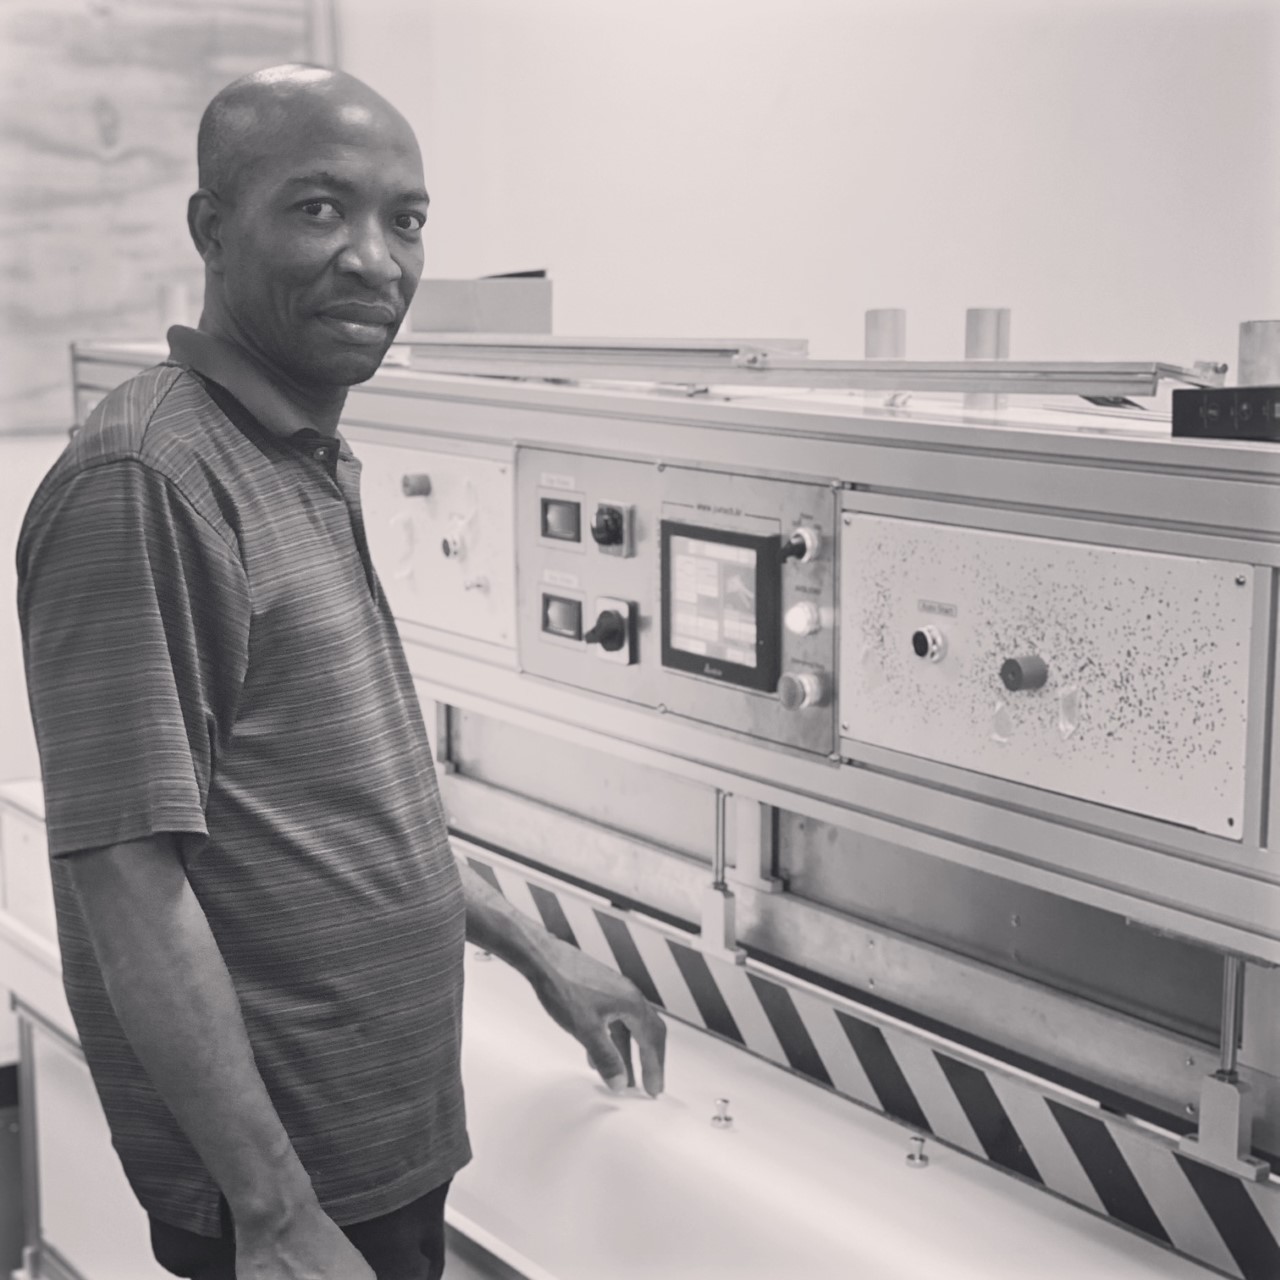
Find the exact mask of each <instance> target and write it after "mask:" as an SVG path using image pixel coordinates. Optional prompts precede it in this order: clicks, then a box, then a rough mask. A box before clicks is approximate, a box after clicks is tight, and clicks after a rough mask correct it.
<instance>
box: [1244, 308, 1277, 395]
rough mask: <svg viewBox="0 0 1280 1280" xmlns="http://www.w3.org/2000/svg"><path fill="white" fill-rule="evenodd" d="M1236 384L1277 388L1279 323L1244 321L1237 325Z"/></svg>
mask: <svg viewBox="0 0 1280 1280" xmlns="http://www.w3.org/2000/svg"><path fill="white" fill-rule="evenodd" d="M1236 383H1237V384H1238V385H1239V386H1242V387H1275V386H1280V320H1246V321H1245V322H1244V323H1243V324H1242V325H1241V326H1240V360H1239V363H1238V364H1237V365H1236Z"/></svg>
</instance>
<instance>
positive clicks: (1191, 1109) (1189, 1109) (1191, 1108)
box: [1185, 1102, 1196, 1116]
mask: <svg viewBox="0 0 1280 1280" xmlns="http://www.w3.org/2000/svg"><path fill="white" fill-rule="evenodd" d="M1185 1110H1186V1113H1187V1115H1189V1116H1193V1115H1195V1113H1196V1104H1195V1103H1194V1102H1188V1103H1187V1105H1186V1108H1185Z"/></svg>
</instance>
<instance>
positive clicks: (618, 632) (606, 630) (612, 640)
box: [582, 609, 627, 653]
mask: <svg viewBox="0 0 1280 1280" xmlns="http://www.w3.org/2000/svg"><path fill="white" fill-rule="evenodd" d="M582 638H583V639H584V640H585V641H586V642H587V643H588V644H598V645H599V646H600V647H601V648H602V649H603V650H604V651H605V652H606V653H616V652H617V651H618V650H619V649H621V648H622V646H623V645H624V644H626V643H627V620H626V618H624V617H623V616H622V614H620V613H619V612H618V611H617V610H616V609H605V610H604V611H603V612H602V613H601V614H600V616H599V617H598V618H597V619H596V625H595V626H594V627H592V628H591V630H590V631H588V632H587V634H586V635H585V636H583V637H582Z"/></svg>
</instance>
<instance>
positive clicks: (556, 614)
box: [542, 595, 582, 640]
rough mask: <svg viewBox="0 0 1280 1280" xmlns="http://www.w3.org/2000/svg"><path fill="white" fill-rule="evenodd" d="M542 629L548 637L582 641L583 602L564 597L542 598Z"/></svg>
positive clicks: (546, 596) (545, 596)
mask: <svg viewBox="0 0 1280 1280" xmlns="http://www.w3.org/2000/svg"><path fill="white" fill-rule="evenodd" d="M542 629H543V631H545V632H546V633H547V634H548V635H553V636H563V637H564V638H565V639H567V640H581V639H582V601H581V600H567V599H565V597H564V596H550V595H544V596H543V597H542Z"/></svg>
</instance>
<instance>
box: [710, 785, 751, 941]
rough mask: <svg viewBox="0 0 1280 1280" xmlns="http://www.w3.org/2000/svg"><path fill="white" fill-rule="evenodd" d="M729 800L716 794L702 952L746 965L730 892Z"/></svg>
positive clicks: (731, 892)
mask: <svg viewBox="0 0 1280 1280" xmlns="http://www.w3.org/2000/svg"><path fill="white" fill-rule="evenodd" d="M730 798H731V797H730V796H728V795H727V794H726V793H725V792H723V791H717V792H716V845H715V853H714V855H713V858H712V862H711V884H710V886H709V887H708V888H707V890H706V892H705V893H704V894H703V897H702V949H703V951H705V952H707V953H708V954H710V955H716V956H720V957H723V958H728V959H731V960H733V961H734V963H735V964H745V963H746V959H747V953H746V952H745V951H743V949H742V948H741V947H740V946H738V921H737V914H736V906H737V903H736V899H735V898H734V895H733V890H732V889H730V888H729V885H728V882H727V879H726V874H727V867H728V844H729V832H728V825H729V823H728V805H729V800H730Z"/></svg>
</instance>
